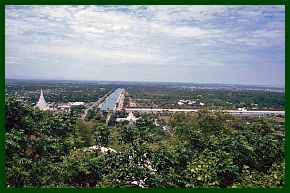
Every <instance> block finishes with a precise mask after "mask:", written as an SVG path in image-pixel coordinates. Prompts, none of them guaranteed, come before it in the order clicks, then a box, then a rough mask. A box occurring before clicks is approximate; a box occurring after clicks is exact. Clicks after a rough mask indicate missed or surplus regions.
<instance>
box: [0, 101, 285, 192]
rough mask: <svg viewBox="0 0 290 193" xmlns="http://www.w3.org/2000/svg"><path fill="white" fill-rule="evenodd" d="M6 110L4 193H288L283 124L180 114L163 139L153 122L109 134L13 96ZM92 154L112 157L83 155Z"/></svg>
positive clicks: (94, 123) (98, 125)
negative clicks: (234, 190)
mask: <svg viewBox="0 0 290 193" xmlns="http://www.w3.org/2000/svg"><path fill="white" fill-rule="evenodd" d="M5 109H6V123H5V131H6V134H5V135H6V136H5V158H6V163H5V170H6V186H7V187H149V188H150V187H187V188H191V187H228V188H231V187H283V186H284V178H285V177H284V172H285V152H284V139H285V137H284V123H283V122H277V120H276V119H271V118H267V117H251V118H247V117H239V116H237V117H234V116H231V115H229V114H226V113H224V112H222V111H220V112H212V111H208V110H202V111H199V112H198V113H196V114H184V113H175V114H173V115H171V116H170V120H169V122H168V127H170V128H171V132H166V131H164V130H163V129H162V128H161V127H160V126H157V125H156V124H154V118H153V117H152V116H150V115H146V116H143V115H140V119H138V120H137V123H136V124H135V125H130V124H126V123H125V124H111V126H108V125H106V124H104V123H103V122H102V121H98V120H80V119H78V118H77V117H76V116H75V114H74V112H73V111H72V112H64V113H59V114H53V113H50V112H42V111H39V110H38V109H37V108H34V107H32V106H30V105H29V104H26V103H24V102H21V101H19V100H17V99H16V98H14V97H10V96H6V98H5ZM121 115H122V113H118V114H116V115H115V116H116V117H118V116H121ZM92 146H98V147H107V148H112V149H113V150H114V151H113V150H108V151H107V152H105V153H102V152H101V151H86V149H87V148H88V147H92Z"/></svg>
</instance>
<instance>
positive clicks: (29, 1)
mask: <svg viewBox="0 0 290 193" xmlns="http://www.w3.org/2000/svg"><path fill="white" fill-rule="evenodd" d="M288 3H289V1H288ZM5 5H285V32H287V29H288V28H289V25H290V24H289V23H290V19H289V13H288V11H289V5H287V0H179V1H177V0H175V1H174V0H155V1H153V0H143V1H140V0H42V1H40V0H4V1H1V11H0V21H1V25H0V31H1V34H2V36H1V37H2V38H1V40H2V46H1V59H2V65H0V73H1V74H2V75H1V76H0V78H1V84H0V92H1V96H2V97H0V103H1V105H3V106H1V107H2V108H1V109H0V124H1V126H2V128H3V129H1V131H0V135H1V136H0V154H1V156H0V166H1V169H0V192H20V191H24V192H26V191H31V192H35V191H41V192H51V191H56V192H71V191H77V192H92V191H102V192H103V191H104V192H127V191H130V192H133V191H134V192H135V191H139V192H152V191H161V192H191V191H205V192H228V191H238V192H248V191H255V192H256V191H257V192H265V193H266V192H269V193H270V192H271V193H272V192H289V190H290V188H289V187H290V186H289V179H290V177H289V176H290V175H289V174H287V171H289V169H288V165H289V164H288V161H289V159H290V156H289V154H288V153H287V150H289V148H288V146H289V145H290V144H289V139H288V138H287V136H289V135H290V131H289V130H287V126H288V125H289V120H288V118H287V115H288V113H287V111H288V109H289V106H290V105H289V103H287V102H286V100H287V99H288V98H289V96H290V95H289V94H288V90H289V89H288V87H289V86H288V85H290V83H289V82H290V79H289V76H288V77H287V76H286V75H287V74H290V68H289V65H290V64H289V59H287V55H288V58H289V56H290V53H289V49H287V35H286V34H287V33H285V36H286V37H285V111H286V117H285V136H286V137H285V138H286V140H285V148H286V149H285V151H286V153H285V159H286V162H285V163H286V171H285V187H284V188H282V189H276V188H271V189H260V188H255V189H248V188H241V189H236V188H233V189H206V188H203V189H202V188H200V189H198V188H197V189H173V188H163V189H135V188H133V189H127V188H126V189H124V188H123V189H88V188H76V189H71V188H69V189H68V188H67V189H63V188H58V189H51V188H46V189H45V188H42V189H39V188H21V189H20V188H13V189H8V188H6V187H5V152H4V138H5V133H4V130H5V129H4V127H5V124H4V123H5V106H4V102H5ZM288 36H289V35H288ZM288 47H289V46H288ZM287 83H288V84H287ZM289 128H290V127H289ZM287 190H288V191H287Z"/></svg>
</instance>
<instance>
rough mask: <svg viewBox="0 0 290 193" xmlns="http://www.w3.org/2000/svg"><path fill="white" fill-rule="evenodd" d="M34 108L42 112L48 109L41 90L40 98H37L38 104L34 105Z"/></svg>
mask: <svg viewBox="0 0 290 193" xmlns="http://www.w3.org/2000/svg"><path fill="white" fill-rule="evenodd" d="M36 107H38V108H39V109H40V110H42V111H46V110H49V109H50V108H49V106H48V105H47V103H46V101H45V99H44V96H43V91H42V89H41V91H40V97H39V100H38V102H37V103H36Z"/></svg>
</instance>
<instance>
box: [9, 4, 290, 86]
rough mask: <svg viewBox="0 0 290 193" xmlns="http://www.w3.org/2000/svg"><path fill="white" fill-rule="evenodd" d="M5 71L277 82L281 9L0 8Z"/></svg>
mask: <svg viewBox="0 0 290 193" xmlns="http://www.w3.org/2000/svg"><path fill="white" fill-rule="evenodd" d="M5 76H6V78H20V79H22V78H25V79H29V78H40V79H66V80H113V81H153V82H192V83H223V84H256V85H257V84H258V85H284V82H285V6H269V5H268V6H213V5H208V6H197V5H193V6H180V5H179V6H59V5H58V6H39V5H38V6H6V7H5Z"/></svg>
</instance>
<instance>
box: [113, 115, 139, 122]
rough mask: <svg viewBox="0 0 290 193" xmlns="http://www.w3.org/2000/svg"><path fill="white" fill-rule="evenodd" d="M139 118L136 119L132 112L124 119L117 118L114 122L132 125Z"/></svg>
mask: <svg viewBox="0 0 290 193" xmlns="http://www.w3.org/2000/svg"><path fill="white" fill-rule="evenodd" d="M138 119H139V118H136V117H135V116H134V115H133V113H132V112H130V113H129V115H128V116H127V117H126V118H117V119H116V121H117V122H123V121H129V123H130V124H134V123H136V121H137V120H138Z"/></svg>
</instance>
